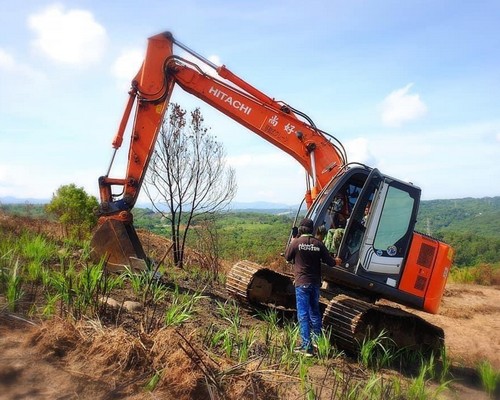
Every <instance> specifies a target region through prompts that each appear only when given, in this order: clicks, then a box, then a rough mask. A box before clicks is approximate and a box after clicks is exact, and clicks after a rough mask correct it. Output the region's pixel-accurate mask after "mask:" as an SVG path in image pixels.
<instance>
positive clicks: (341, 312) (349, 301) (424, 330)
mask: <svg viewBox="0 0 500 400" xmlns="http://www.w3.org/2000/svg"><path fill="white" fill-rule="evenodd" d="M323 325H324V327H325V328H330V329H331V331H332V340H333V341H334V342H335V343H336V344H337V345H338V346H339V347H341V348H343V349H345V350H348V351H352V352H357V351H358V350H359V348H360V346H361V344H362V343H363V341H364V340H366V338H371V339H374V338H376V337H377V336H378V335H379V334H382V335H383V336H384V337H385V338H387V340H388V342H389V343H391V344H392V345H394V346H395V347H396V348H400V349H401V348H407V349H410V350H416V351H419V352H421V353H422V354H429V353H431V352H432V353H434V354H439V352H440V351H441V349H442V346H443V344H444V331H443V329H441V328H439V327H437V326H435V325H433V324H431V323H429V322H427V321H425V320H424V319H423V318H420V317H419V316H417V315H414V314H411V313H408V312H406V311H404V310H402V309H399V308H394V307H389V306H382V305H377V304H371V303H367V302H364V301H362V300H359V299H355V298H352V297H350V296H347V295H339V296H336V297H334V298H333V299H332V300H331V301H330V303H329V304H328V306H327V307H326V309H325V312H324V314H323Z"/></svg>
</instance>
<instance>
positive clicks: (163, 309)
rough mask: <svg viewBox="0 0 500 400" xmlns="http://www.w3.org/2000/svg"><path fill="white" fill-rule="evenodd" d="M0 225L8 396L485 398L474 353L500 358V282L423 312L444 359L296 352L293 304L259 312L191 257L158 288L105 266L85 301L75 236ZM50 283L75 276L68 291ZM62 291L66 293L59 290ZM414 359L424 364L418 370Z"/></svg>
mask: <svg viewBox="0 0 500 400" xmlns="http://www.w3.org/2000/svg"><path fill="white" fill-rule="evenodd" d="M0 228H1V230H0V233H1V238H2V240H1V241H0V251H1V254H0V262H1V264H0V270H1V271H2V274H5V273H10V272H12V268H13V266H16V265H17V267H15V270H16V271H18V273H19V275H18V276H24V278H23V279H24V283H23V285H22V294H21V297H20V301H19V302H18V303H17V304H18V306H17V307H16V308H15V309H14V310H12V309H11V308H10V305H9V304H10V303H9V302H8V301H7V299H8V298H9V294H8V292H7V291H3V289H2V288H5V287H4V286H1V285H0V289H2V290H0V310H1V311H0V348H1V349H2V350H3V351H2V352H0V393H2V399H4V398H5V399H19V398H29V399H53V398H56V397H57V398H65V399H77V398H79V399H81V398H83V399H91V398H92V399H97V398H99V399H112V398H113V399H137V400H139V399H140V400H142V399H152V398H162V399H174V398H175V399H177V400H179V399H208V398H212V399H228V400H232V399H284V400H289V399H290V400H291V399H300V398H307V399H312V398H315V399H316V398H317V399H345V398H353V399H375V398H376V399H387V400H389V399H391V400H392V399H394V398H398V399H401V400H403V399H417V398H418V399H420V398H429V399H433V398H436V399H437V398H440V399H450V400H451V399H469V398H475V399H476V400H483V399H484V400H486V399H487V398H488V397H487V395H486V394H485V392H484V391H483V390H482V389H481V388H480V382H479V380H478V377H477V373H476V368H477V367H476V366H477V363H478V362H480V361H484V360H487V361H488V362H489V363H490V364H491V365H493V366H494V367H495V368H497V369H498V368H500V358H499V355H500V341H499V340H500V339H499V337H498V335H497V331H498V328H499V321H500V307H498V304H500V290H498V287H480V286H474V285H467V286H464V285H456V284H450V285H449V286H448V289H447V291H446V294H445V298H444V301H443V304H442V308H441V312H440V314H439V315H437V316H427V315H426V316H425V317H426V318H432V322H434V323H436V324H439V325H441V326H443V327H444V329H445V335H446V346H447V355H446V357H445V358H443V360H442V361H440V362H435V363H429V364H428V363H427V361H425V360H424V359H419V358H418V357H419V356H418V355H416V358H415V356H414V357H413V358H411V359H401V361H403V360H406V361H405V362H404V363H403V364H401V361H398V362H395V363H394V364H393V365H391V364H390V363H389V364H387V360H386V361H385V362H384V361H382V360H383V359H380V358H379V359H377V358H368V359H366V360H364V361H363V358H362V357H361V356H358V355H355V354H346V353H343V352H341V351H340V349H336V348H331V353H329V355H327V356H321V357H320V356H318V357H317V358H316V357H315V358H312V359H304V358H302V357H301V356H298V355H295V354H293V353H292V352H291V351H290V348H293V346H294V343H295V342H294V340H295V339H293V338H294V337H296V336H294V335H296V333H293V332H294V330H293V329H292V327H293V324H294V321H295V319H294V316H293V315H292V316H287V315H285V314H273V313H260V314H256V312H255V310H251V309H248V308H246V307H243V306H242V305H239V304H237V303H234V302H233V301H232V300H231V299H230V298H229V297H228V296H227V293H226V292H225V290H224V286H223V284H222V283H221V281H220V280H213V279H212V278H210V275H209V274H206V271H205V272H204V271H200V270H199V269H197V268H196V266H195V264H190V266H189V268H187V269H185V270H178V269H176V268H173V267H169V268H168V269H166V270H165V275H164V277H163V278H162V285H161V286H158V287H157V289H158V292H155V293H157V294H156V295H155V296H156V297H149V296H148V295H147V294H145V293H147V292H143V291H139V292H138V291H137V290H136V289H135V286H134V284H133V282H134V281H133V280H125V281H124V284H123V286H116V287H114V288H112V289H110V288H111V287H112V285H111V281H110V280H109V279H110V278H111V277H108V278H107V279H108V280H106V282H107V283H106V285H105V287H106V288H107V289H104V287H101V289H100V290H101V291H100V292H97V293H98V294H99V293H100V295H101V296H104V298H105V300H104V301H103V300H100V301H99V302H95V301H93V300H92V301H91V302H90V303H81V302H80V301H77V300H78V299H79V297H75V296H76V295H77V294H78V293H79V291H80V289H79V288H80V285H79V284H78V282H80V280H81V279H83V278H84V277H87V278H88V277H90V276H91V275H92V271H93V270H94V269H93V268H92V266H91V265H88V264H87V262H86V261H85V258H84V257H85V254H84V252H83V253H82V251H81V249H78V248H68V247H67V244H65V243H64V241H61V240H60V239H61V238H60V234H61V230H60V229H59V227H58V225H57V224H55V223H49V222H47V221H45V222H42V221H40V220H32V219H29V218H23V217H10V216H5V215H0ZM27 232H32V233H34V234H35V237H42V238H45V237H47V238H51V242H50V243H55V244H56V246H55V247H53V248H52V245H51V244H49V242H47V241H45V239H36V240H35V241H33V242H31V241H30V240H28V239H29V237H28V236H27ZM139 233H140V236H141V240H142V241H143V243H144V244H146V246H148V248H149V249H150V250H153V249H155V248H156V249H164V248H165V247H166V246H167V245H168V241H167V240H166V239H164V238H162V237H158V236H156V235H154V234H152V233H150V232H148V231H140V232H139ZM10 234H13V235H14V236H11V237H10V238H11V239H12V241H9V239H8V238H9V235H10ZM20 238H21V239H20ZM52 240H53V241H54V242H52ZM20 243H26V244H27V245H28V244H29V248H30V251H33V249H34V247H35V248H38V249H46V248H50V249H51V251H50V254H51V255H50V256H49V257H48V258H47V259H46V261H45V262H44V263H43V266H44V268H47V272H49V273H51V274H53V275H51V276H52V278H51V279H48V280H47V285H48V286H44V285H43V281H45V280H41V281H37V280H36V278H35V280H33V278H30V275H29V274H28V273H29V271H33V270H32V269H26V270H24V267H23V265H26V266H29V265H32V264H31V263H32V261H33V259H32V258H29V257H28V256H27V255H26V253H25V252H24V250H23V251H20V252H19V253H17V250H16V246H17V244H20ZM35 243H36V245H35ZM20 249H21V248H20ZM16 253H17V254H18V256H17V258H16V257H14V256H15V255H16ZM36 253H37V254H40V253H39V252H36ZM27 257H28V258H27ZM65 257H69V258H68V259H67V260H66V261H65ZM15 260H18V261H15ZM30 260H31V261H30ZM26 268H27V267H26ZM23 271H25V274H26V275H25V274H24V273H23ZM63 271H64V273H63ZM224 272H225V270H224V269H223V270H222V271H220V273H221V274H223V273H224ZM2 274H0V275H2ZM9 276H12V275H9ZM32 276H33V275H32ZM66 276H68V277H69V278H70V280H69V281H67V280H64V279H63V278H64V277H66ZM30 279H31V280H30ZM61 279H63V280H61ZM1 282H5V281H1ZM50 282H53V284H55V286H53V288H54V289H56V288H58V290H59V289H61V290H62V292H61V293H65V295H64V296H62V297H56V298H55V299H56V302H55V303H51V301H50V296H48V295H50V294H51V293H53V292H52V290H53V289H50V287H52V286H51V285H52V284H51V283H50ZM58 282H59V283H64V282H66V283H69V284H72V285H73V289H72V291H71V292H68V291H65V290H64V285H63V286H60V285H59V283H58ZM70 282H72V283H70ZM82 282H83V281H82ZM85 287H88V286H84V288H85ZM155 287H156V286H155ZM49 289H50V290H49ZM160 289H161V291H160ZM103 290H104V292H103ZM155 290H156V289H155ZM69 293H73V296H70V297H68V298H67V299H66V297H65V296H66V294H69ZM82 293H86V291H84V292H82ZM150 294H151V295H152V292H150ZM91 298H92V299H94V300H97V298H96V297H94V295H92V296H91ZM126 301H132V302H133V303H134V304H135V306H136V307H138V308H137V309H134V308H128V306H127V308H125V307H124V305H125V302H126ZM186 301H187V303H186ZM85 304H87V305H85ZM186 304H191V305H192V307H191V306H190V307H188V308H185V305H186ZM179 306H182V307H181V308H180V309H179ZM51 307H52V308H51ZM51 310H52V311H51ZM176 310H180V311H182V313H180V314H178V313H176ZM50 315H51V316H50ZM176 318H180V319H176ZM376 360H378V361H376ZM420 362H425V368H426V369H425V371H427V372H424V375H422V376H420V374H421V373H422V372H421V371H422V370H423V369H419V365H420ZM419 376H420V377H419ZM440 377H441V378H440ZM449 379H451V382H449V383H445V382H448V381H449ZM412 393H413V394H412Z"/></svg>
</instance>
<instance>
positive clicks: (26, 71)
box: [0, 48, 46, 85]
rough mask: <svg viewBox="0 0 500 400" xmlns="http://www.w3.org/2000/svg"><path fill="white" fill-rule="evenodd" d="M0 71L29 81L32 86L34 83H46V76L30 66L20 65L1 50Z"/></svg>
mask: <svg viewBox="0 0 500 400" xmlns="http://www.w3.org/2000/svg"><path fill="white" fill-rule="evenodd" d="M0 71H4V72H6V73H8V74H10V75H13V76H17V77H21V78H23V79H29V80H30V85H33V81H37V82H40V81H45V79H46V78H45V76H44V75H43V74H42V73H41V72H39V71H36V70H34V69H33V68H31V67H30V66H29V65H25V64H21V63H19V62H18V61H17V60H16V59H15V58H14V56H13V55H12V54H10V53H9V52H7V51H6V50H4V49H2V48H0Z"/></svg>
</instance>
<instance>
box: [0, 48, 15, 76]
mask: <svg viewBox="0 0 500 400" xmlns="http://www.w3.org/2000/svg"><path fill="white" fill-rule="evenodd" d="M15 66H16V63H15V62H14V57H13V56H12V55H10V54H9V53H7V52H6V51H5V50H4V49H1V48H0V68H1V69H3V70H5V71H14V69H15Z"/></svg>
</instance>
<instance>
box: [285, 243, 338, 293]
mask: <svg viewBox="0 0 500 400" xmlns="http://www.w3.org/2000/svg"><path fill="white" fill-rule="evenodd" d="M285 258H286V260H287V261H288V262H292V261H294V262H295V268H294V271H295V272H294V273H295V286H302V285H309V284H314V285H320V284H321V261H323V262H324V263H325V264H328V265H329V266H331V267H333V266H334V265H335V260H334V259H333V258H332V257H331V256H330V254H329V253H328V250H327V249H326V247H325V245H324V244H323V242H322V241H321V240H319V239H316V238H315V237H313V236H312V235H302V236H300V237H298V238H297V239H294V240H292V242H291V243H290V245H289V246H288V248H287V250H286V254H285Z"/></svg>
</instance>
